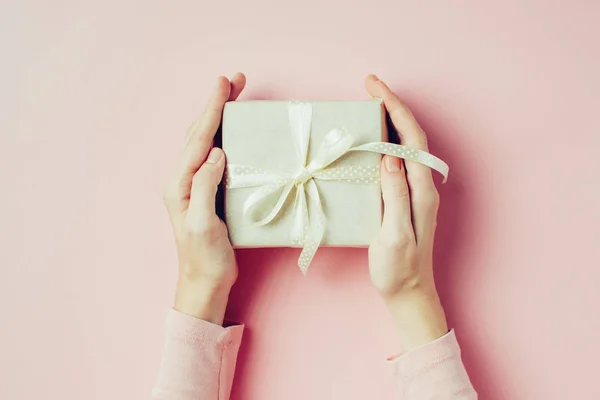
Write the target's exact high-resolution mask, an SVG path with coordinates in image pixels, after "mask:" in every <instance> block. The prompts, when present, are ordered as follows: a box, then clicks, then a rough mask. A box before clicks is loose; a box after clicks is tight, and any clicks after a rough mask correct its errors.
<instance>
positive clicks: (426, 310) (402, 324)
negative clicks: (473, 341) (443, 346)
mask: <svg viewBox="0 0 600 400" xmlns="http://www.w3.org/2000/svg"><path fill="white" fill-rule="evenodd" d="M386 305H387V308H388V310H389V311H390V314H391V315H392V319H393V321H394V325H395V327H396V332H397V336H398V340H399V344H400V346H401V348H402V350H403V352H408V351H410V350H413V349H415V348H418V347H421V346H423V345H425V344H427V343H430V342H432V341H434V340H435V339H438V338H440V337H442V336H443V335H445V334H446V333H448V325H447V322H446V315H445V313H444V309H443V308H442V304H441V303H440V299H439V296H438V295H437V292H436V291H435V289H427V290H425V289H415V290H408V291H406V292H402V293H399V294H398V295H396V296H393V297H392V298H390V299H387V300H386Z"/></svg>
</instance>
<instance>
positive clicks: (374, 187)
mask: <svg viewBox="0 0 600 400" xmlns="http://www.w3.org/2000/svg"><path fill="white" fill-rule="evenodd" d="M222 134H223V150H224V152H225V154H226V157H227V164H228V167H227V171H226V185H225V222H226V224H227V226H228V229H229V235H230V239H231V243H232V245H233V246H234V247H235V248H244V247H246V248H247V247H290V246H291V247H301V248H302V249H303V250H302V252H301V254H300V258H299V260H298V266H299V267H300V269H301V270H302V272H304V273H305V272H306V270H307V268H308V266H309V265H310V262H311V260H312V258H313V257H314V254H315V252H316V251H317V249H318V247H319V246H336V247H342V246H347V247H366V246H368V245H369V244H370V242H371V241H372V239H373V238H374V236H375V235H376V233H377V231H378V230H379V228H380V226H381V218H382V208H383V206H382V200H381V189H380V185H379V179H378V176H379V165H380V161H381V155H382V154H389V155H392V156H396V157H400V158H406V159H410V160H412V161H416V162H420V163H422V164H425V165H427V166H429V167H431V168H434V169H436V170H438V171H440V172H441V173H442V174H444V176H447V173H448V166H447V165H446V164H445V163H444V162H443V161H441V160H440V159H438V158H436V157H434V156H433V155H431V154H429V153H427V152H423V151H420V150H416V149H411V148H408V147H405V146H401V145H395V144H391V143H387V142H386V139H387V131H386V124H385V109H384V107H383V105H382V102H381V101H380V100H368V101H315V102H290V101H236V102H229V103H227V104H226V105H225V109H224V112H223V125H222Z"/></svg>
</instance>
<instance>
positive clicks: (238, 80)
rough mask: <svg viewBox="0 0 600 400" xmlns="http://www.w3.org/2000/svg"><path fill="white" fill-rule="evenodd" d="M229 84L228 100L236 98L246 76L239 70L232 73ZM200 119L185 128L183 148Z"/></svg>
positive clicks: (241, 89)
mask: <svg viewBox="0 0 600 400" xmlns="http://www.w3.org/2000/svg"><path fill="white" fill-rule="evenodd" d="M230 85H231V86H230V87H231V88H230V93H229V101H234V100H237V98H238V97H239V95H240V94H241V93H242V91H243V90H244V88H245V87H246V76H245V75H244V74H243V73H241V72H237V73H236V74H235V75H233V78H231V82H230ZM200 121H202V118H198V119H197V120H195V121H194V122H193V123H192V124H191V125H190V127H189V128H188V129H187V132H186V136H185V140H184V148H185V146H187V143H188V142H189V140H190V137H191V136H192V134H193V133H194V132H196V130H197V129H198V127H199V125H200Z"/></svg>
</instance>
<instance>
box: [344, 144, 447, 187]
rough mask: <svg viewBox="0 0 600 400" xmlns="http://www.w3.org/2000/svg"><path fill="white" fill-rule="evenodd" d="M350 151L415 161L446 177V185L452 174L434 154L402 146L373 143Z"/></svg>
mask: <svg viewBox="0 0 600 400" xmlns="http://www.w3.org/2000/svg"><path fill="white" fill-rule="evenodd" d="M348 151H370V152H372V153H379V154H386V155H388V156H392V157H398V158H403V159H405V160H409V161H414V162H416V163H419V164H423V165H425V166H427V167H429V168H431V169H433V170H435V171H437V172H439V173H440V174H442V175H443V177H444V183H446V181H447V180H448V173H449V172H450V167H448V164H446V163H445V162H444V161H442V160H441V159H439V158H437V157H436V156H434V155H433V154H430V153H428V152H426V151H423V150H418V149H413V148H412V147H406V146H403V145H400V144H393V143H385V142H373V143H366V144H363V145H360V146H357V147H353V148H351V149H350V150H348Z"/></svg>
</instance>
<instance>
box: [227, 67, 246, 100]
mask: <svg viewBox="0 0 600 400" xmlns="http://www.w3.org/2000/svg"><path fill="white" fill-rule="evenodd" d="M245 87H246V76H245V75H244V74H242V73H241V72H238V73H236V74H235V75H233V78H231V93H230V94H229V101H234V100H237V98H238V96H239V95H240V93H242V90H244V88H245Z"/></svg>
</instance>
